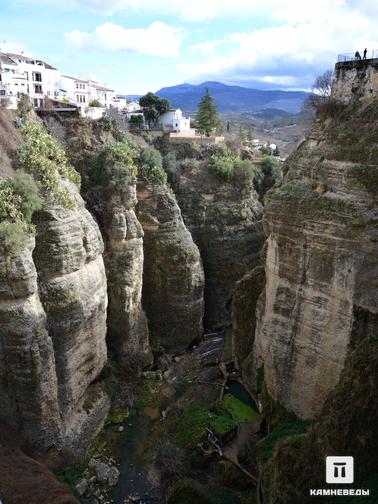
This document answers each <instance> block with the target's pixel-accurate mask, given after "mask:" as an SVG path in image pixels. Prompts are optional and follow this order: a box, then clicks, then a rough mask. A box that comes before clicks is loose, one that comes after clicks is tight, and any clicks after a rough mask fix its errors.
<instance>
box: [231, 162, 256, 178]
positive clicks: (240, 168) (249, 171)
mask: <svg viewBox="0 0 378 504" xmlns="http://www.w3.org/2000/svg"><path fill="white" fill-rule="evenodd" d="M234 169H235V174H236V175H238V174H239V173H240V174H243V175H245V176H247V177H249V178H251V179H252V180H256V181H257V182H259V181H260V180H261V178H262V173H261V170H260V169H259V167H258V166H256V165H254V164H253V163H252V161H250V160H249V159H243V160H242V159H236V160H235V163H234Z"/></svg>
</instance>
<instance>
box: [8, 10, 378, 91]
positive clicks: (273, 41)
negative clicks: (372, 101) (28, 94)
mask: <svg viewBox="0 0 378 504" xmlns="http://www.w3.org/2000/svg"><path fill="white" fill-rule="evenodd" d="M0 47H1V49H2V51H3V52H12V51H13V52H14V51H24V53H25V54H30V55H33V56H34V57H38V58H40V59H44V60H46V61H48V62H49V63H50V64H52V65H54V66H56V67H58V68H59V69H60V70H61V71H62V72H63V73H66V74H70V75H75V76H80V77H84V76H96V77H98V79H99V80H100V81H101V82H102V83H106V84H108V85H110V86H112V87H114V88H115V89H116V91H117V92H118V93H126V94H133V93H135V94H140V93H145V92H147V91H149V90H152V91H156V90H158V89H159V88H161V87H163V86H170V85H174V84H180V83H183V82H190V83H199V82H203V81H205V80H218V81H221V82H225V83H227V84H238V85H242V86H246V87H256V88H265V89H274V88H276V89H277V88H280V89H308V88H309V87H311V84H312V82H313V80H314V77H315V76H316V75H318V74H319V73H321V72H323V71H324V70H327V69H329V68H332V67H333V65H334V62H335V60H336V58H337V54H338V53H347V52H351V51H353V52H354V51H355V50H356V49H358V50H360V52H361V51H363V49H364V48H365V47H368V49H378V2H377V1H376V0H350V1H349V0H316V1H314V0H285V1H279V0H258V1H257V0H107V1H103V0H12V1H9V0H0Z"/></svg>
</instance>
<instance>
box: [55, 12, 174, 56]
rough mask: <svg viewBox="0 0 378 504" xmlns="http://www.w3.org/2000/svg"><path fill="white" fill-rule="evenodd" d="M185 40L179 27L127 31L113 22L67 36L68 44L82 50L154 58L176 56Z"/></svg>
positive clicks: (162, 25) (160, 25)
mask: <svg viewBox="0 0 378 504" xmlns="http://www.w3.org/2000/svg"><path fill="white" fill-rule="evenodd" d="M183 37H184V32H183V30H182V29H180V28H174V27H172V26H169V25H167V24H165V23H162V22H160V21H155V22H153V23H152V24H151V25H150V26H148V27H147V28H124V27H123V26H121V25H117V24H114V23H104V24H102V25H100V26H98V27H97V28H96V29H95V30H94V31H93V32H91V33H88V32H82V31H79V30H73V31H71V32H68V33H65V34H64V38H65V40H66V42H67V43H68V44H70V45H71V46H73V47H76V48H79V49H101V50H107V51H126V52H133V53H139V54H147V55H151V56H167V57H172V58H174V57H177V56H178V55H179V49H180V45H181V42H182V40H183Z"/></svg>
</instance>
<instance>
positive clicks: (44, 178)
mask: <svg viewBox="0 0 378 504" xmlns="http://www.w3.org/2000/svg"><path fill="white" fill-rule="evenodd" d="M21 132H22V134H23V138H24V142H23V143H22V145H21V146H20V147H19V148H18V150H17V153H16V154H17V159H18V161H19V162H20V163H21V164H22V166H23V167H24V168H25V170H26V171H27V172H29V173H30V174H31V175H33V177H34V178H35V179H36V180H37V181H38V182H40V184H41V188H42V190H43V191H45V192H47V193H48V194H50V195H51V196H52V197H53V198H54V199H55V201H56V202H57V203H59V204H60V205H62V206H65V207H66V208H74V207H75V201H74V200H73V198H72V197H71V196H70V194H69V191H68V190H67V189H61V187H60V177H63V178H64V179H67V180H69V181H71V182H74V183H75V184H76V185H77V186H78V187H79V186H80V175H79V174H78V173H77V171H76V170H75V169H74V168H73V167H72V166H71V165H70V164H69V163H68V159H67V156H66V153H65V152H64V149H63V147H62V146H61V144H60V143H59V142H58V140H57V139H56V138H54V137H52V136H51V135H49V134H48V133H47V131H46V130H45V128H44V127H43V126H42V125H41V124H38V123H27V124H25V125H24V126H22V128H21Z"/></svg>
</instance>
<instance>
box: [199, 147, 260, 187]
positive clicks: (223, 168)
mask: <svg viewBox="0 0 378 504" xmlns="http://www.w3.org/2000/svg"><path fill="white" fill-rule="evenodd" d="M209 170H210V171H211V172H213V173H214V175H215V176H216V178H217V179H218V180H219V181H220V182H230V181H231V180H233V179H234V178H235V176H245V177H249V178H251V179H253V180H260V178H261V171H260V170H259V168H258V167H257V166H255V165H254V164H253V163H252V162H251V161H249V160H248V159H244V160H242V159H240V158H237V157H235V156H233V155H232V154H231V151H230V150H229V149H228V148H227V147H223V152H222V154H213V155H212V156H211V159H210V164H209Z"/></svg>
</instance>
